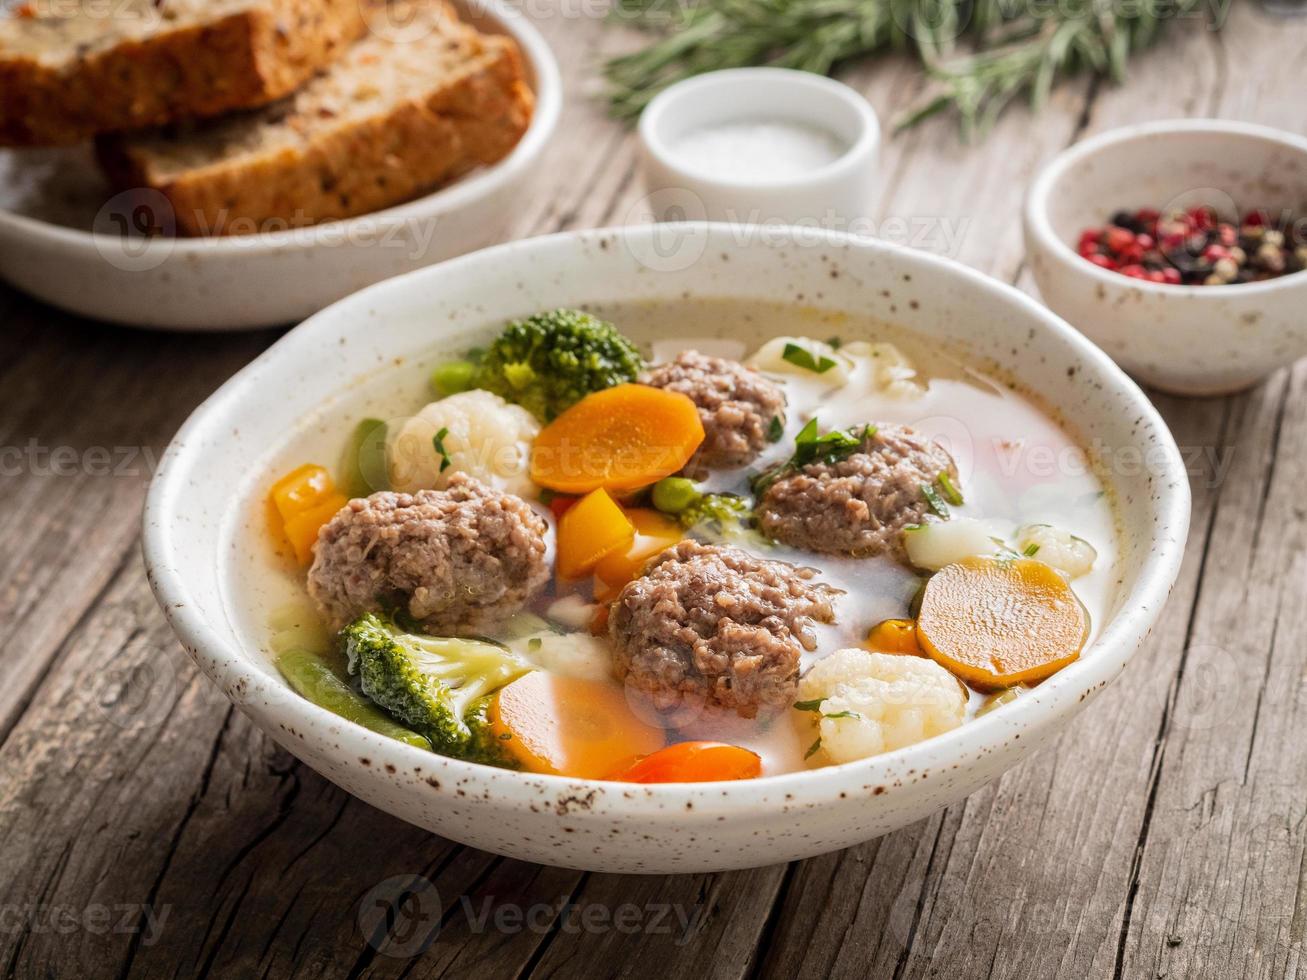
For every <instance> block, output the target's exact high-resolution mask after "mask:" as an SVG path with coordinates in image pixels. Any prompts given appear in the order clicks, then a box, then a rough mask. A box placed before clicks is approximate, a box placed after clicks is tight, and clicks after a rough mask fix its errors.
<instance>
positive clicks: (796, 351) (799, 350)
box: [781, 344, 838, 374]
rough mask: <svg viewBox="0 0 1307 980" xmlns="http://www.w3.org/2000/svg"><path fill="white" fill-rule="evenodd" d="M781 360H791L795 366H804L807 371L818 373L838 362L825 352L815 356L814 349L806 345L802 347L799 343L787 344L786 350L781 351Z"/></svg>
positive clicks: (824, 371)
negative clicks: (809, 348)
mask: <svg viewBox="0 0 1307 980" xmlns="http://www.w3.org/2000/svg"><path fill="white" fill-rule="evenodd" d="M781 360H783V361H789V362H790V363H791V364H793V365H794V366H795V367H800V368H803V369H804V370H805V371H814V372H816V373H817V374H825V373H826V372H827V371H829V370H830V369H831V368H833V367H835V365H836V363H838V362H836V361H835V360H833V359H832V358H829V357H827V356H826V355H825V354H823V355H822V356H821V357H815V356H813V353H812V351H810V350H808V349H807V348H806V347H800V346H799V345H798V344H786V345H785V350H784V351H783V352H782V353H781Z"/></svg>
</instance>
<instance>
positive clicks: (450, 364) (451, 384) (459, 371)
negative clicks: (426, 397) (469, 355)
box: [431, 361, 477, 398]
mask: <svg viewBox="0 0 1307 980" xmlns="http://www.w3.org/2000/svg"><path fill="white" fill-rule="evenodd" d="M476 373H477V366H476V365H475V364H473V363H472V362H471V361H446V362H445V363H444V364H437V365H436V367H435V370H434V371H432V372H431V389H432V390H433V391H434V392H435V393H436V394H437V395H439V396H440V397H442V398H443V397H445V396H446V395H455V394H457V393H458V392H460V391H467V390H469V389H470V388H473V387H475V386H476Z"/></svg>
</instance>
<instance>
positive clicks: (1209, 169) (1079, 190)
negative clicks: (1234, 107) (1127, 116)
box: [1025, 119, 1307, 395]
mask: <svg viewBox="0 0 1307 980" xmlns="http://www.w3.org/2000/svg"><path fill="white" fill-rule="evenodd" d="M1167 204H1173V205H1175V206H1197V205H1200V204H1208V205H1212V206H1214V207H1216V208H1217V209H1218V211H1223V212H1238V213H1243V212H1246V211H1248V210H1251V209H1253V208H1257V207H1266V208H1270V209H1272V210H1273V211H1278V210H1279V209H1281V208H1289V209H1292V210H1293V211H1294V212H1296V214H1298V215H1300V216H1301V215H1307V139H1304V138H1303V137H1301V136H1297V135H1294V134H1292V133H1286V132H1282V131H1280V130H1275V129H1270V128H1268V127H1265V126H1254V125H1249V124H1247V123H1235V122H1225V121H1222V120H1216V119H1187V120H1172V121H1167V122H1155V123H1147V124H1145V125H1141V126H1127V127H1125V128H1122V129H1114V130H1111V131H1110V132H1107V133H1104V134H1103V135H1101V136H1098V137H1095V138H1094V139H1090V140H1086V141H1085V142H1083V143H1078V144H1076V145H1075V146H1073V147H1071V148H1070V149H1069V150H1067V151H1066V152H1064V153H1062V154H1061V155H1059V156H1058V157H1056V158H1055V159H1054V160H1053V162H1052V163H1050V164H1049V165H1048V166H1047V167H1046V168H1045V169H1044V171H1043V172H1042V173H1041V174H1040V175H1039V177H1038V178H1036V180H1035V182H1034V184H1033V185H1031V188H1030V193H1029V194H1028V196H1027V198H1026V204H1025V236H1026V252H1027V254H1028V256H1029V258H1030V264H1031V270H1032V271H1033V273H1034V276H1035V282H1036V283H1037V284H1038V286H1039V292H1040V295H1041V296H1042V297H1043V299H1044V302H1045V303H1047V304H1048V306H1049V307H1050V308H1051V309H1052V310H1053V312H1055V313H1057V314H1058V315H1059V316H1062V317H1064V318H1065V319H1066V320H1068V321H1069V322H1070V323H1072V324H1073V325H1074V326H1076V327H1077V328H1078V329H1080V330H1081V331H1082V332H1083V333H1084V334H1085V335H1086V336H1088V337H1089V338H1090V339H1091V340H1093V341H1094V342H1095V343H1097V344H1098V345H1099V346H1100V347H1102V348H1103V350H1105V351H1107V353H1108V354H1110V355H1111V356H1112V357H1113V358H1115V360H1116V361H1117V363H1118V364H1120V365H1121V366H1122V367H1124V368H1125V369H1126V370H1127V371H1129V372H1130V373H1131V374H1133V375H1135V377H1137V378H1140V379H1141V380H1143V381H1145V382H1147V383H1148V384H1151V385H1154V386H1155V387H1157V388H1160V389H1162V390H1164V391H1169V392H1174V393H1177V394H1189V395H1215V394H1222V393H1226V392H1231V391H1238V390H1240V389H1243V388H1247V387H1248V386H1250V385H1252V384H1255V383H1257V382H1258V381H1260V380H1261V379H1262V378H1264V377H1266V375H1268V374H1270V373H1271V372H1272V371H1274V370H1275V369H1276V368H1280V367H1283V366H1284V365H1286V364H1289V363H1291V362H1293V361H1294V360H1296V359H1297V358H1299V357H1302V356H1304V355H1307V318H1304V317H1303V315H1302V311H1303V309H1304V307H1307V273H1301V272H1300V273H1297V274H1295V275H1290V276H1285V277H1283V278H1280V279H1272V280H1268V281H1266V282H1262V283H1247V284H1244V285H1241V286H1167V285H1160V284H1157V283H1150V282H1142V281H1140V280H1138V279H1128V278H1126V277H1125V276H1122V275H1119V274H1118V273H1115V272H1110V271H1107V270H1104V269H1100V268H1098V267H1097V266H1095V265H1093V264H1092V263H1090V262H1086V261H1085V260H1084V259H1082V258H1080V256H1079V255H1077V254H1076V251H1075V243H1076V240H1077V238H1078V236H1079V234H1080V232H1081V231H1083V230H1084V229H1085V228H1089V227H1101V226H1102V225H1104V224H1106V223H1107V220H1108V218H1109V217H1110V215H1111V213H1112V212H1113V211H1116V210H1120V209H1122V208H1127V209H1128V208H1135V207H1157V208H1159V209H1163V208H1162V206H1163V205H1167Z"/></svg>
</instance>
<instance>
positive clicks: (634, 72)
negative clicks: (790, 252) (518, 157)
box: [604, 0, 1219, 137]
mask: <svg viewBox="0 0 1307 980" xmlns="http://www.w3.org/2000/svg"><path fill="white" fill-rule="evenodd" d="M1215 9H1216V8H1215V7H1213V6H1211V5H1210V4H1208V3H1204V2H1203V0H1170V2H1169V3H1167V4H1165V5H1161V4H1154V3H1137V4H1136V3H1122V2H1120V0H1062V2H1060V3H1056V4H1041V3H1037V2H1034V0H616V6H615V8H614V17H616V18H618V19H620V20H622V21H624V22H626V23H628V24H632V25H634V26H637V27H641V28H645V29H650V30H655V31H658V32H659V33H660V35H661V36H660V37H658V38H657V39H655V40H653V41H651V42H650V43H649V44H648V45H647V46H645V47H644V48H643V49H642V50H639V51H636V52H634V53H632V54H628V55H624V56H622V57H619V58H614V59H612V60H610V61H609V62H608V63H607V64H606V66H605V69H604V74H605V77H606V79H607V81H608V86H609V89H608V96H609V100H610V104H611V107H612V111H613V113H614V114H615V115H617V116H618V117H620V118H625V119H631V118H634V117H635V116H637V115H638V114H639V113H640V110H641V109H643V108H644V106H645V105H646V104H647V103H648V102H649V100H650V99H651V98H653V96H654V95H656V94H657V93H658V92H659V91H661V90H662V89H663V88H665V87H666V86H668V85H670V84H672V83H673V82H676V81H680V80H681V79H683V78H688V77H690V76H692V75H697V74H700V73H702V72H705V71H713V70H716V69H719V68H741V67H747V66H751V65H772V66H776V67H782V68H797V69H802V70H804V71H811V72H817V73H819V74H829V73H830V72H831V71H832V70H834V69H835V68H837V67H838V66H840V65H841V64H843V63H845V62H848V61H850V60H852V59H854V58H858V57H864V56H869V55H875V54H880V53H883V52H885V51H889V50H905V51H908V52H909V53H911V54H913V55H915V56H916V57H917V58H918V59H919V60H920V62H921V63H922V66H923V68H924V69H925V71H926V73H927V75H928V77H929V84H928V86H927V91H926V93H925V94H924V96H923V97H922V99H921V100H920V101H919V102H918V103H917V104H916V105H914V106H912V107H911V108H909V109H908V111H907V112H905V113H904V114H903V115H902V116H901V117H900V118H899V119H898V120H897V121H896V126H897V128H899V129H903V128H906V127H909V126H913V125H915V124H916V123H918V122H920V121H921V120H923V119H925V118H927V117H928V116H932V115H936V114H938V113H941V112H945V111H951V112H954V113H955V114H956V115H957V116H958V117H959V119H960V122H961V125H962V132H963V135H964V136H965V137H971V136H973V135H976V134H982V133H984V132H985V131H987V130H988V129H989V127H990V126H992V125H993V123H994V121H995V120H996V119H997V118H998V116H999V115H1000V114H1001V113H1002V111H1003V110H1004V109H1005V108H1006V107H1007V106H1008V105H1009V104H1011V103H1012V101H1013V100H1014V99H1017V98H1019V97H1022V96H1024V97H1026V98H1028V99H1029V101H1030V104H1031V105H1032V106H1033V107H1034V108H1035V109H1039V108H1040V107H1041V106H1042V105H1043V104H1044V102H1045V101H1046V100H1047V99H1048V96H1049V93H1050V92H1051V91H1052V89H1053V87H1054V86H1055V85H1056V84H1057V82H1059V81H1060V80H1062V79H1064V78H1066V77H1069V76H1071V75H1074V74H1077V73H1081V72H1091V73H1093V74H1094V75H1096V76H1102V77H1107V78H1110V79H1111V80H1112V81H1115V82H1120V81H1122V80H1124V78H1125V74H1126V67H1127V64H1128V62H1129V59H1130V58H1131V57H1132V56H1133V55H1135V54H1137V53H1138V52H1139V51H1141V50H1143V49H1144V48H1146V47H1147V46H1148V45H1150V44H1151V43H1152V42H1153V41H1154V40H1156V38H1157V36H1158V33H1159V30H1160V28H1162V27H1163V26H1164V24H1163V21H1162V19H1161V17H1160V16H1159V14H1162V15H1164V16H1165V19H1166V20H1167V21H1170V20H1177V19H1182V18H1190V17H1199V16H1202V17H1204V19H1205V20H1210V23H1212V24H1213V26H1218V27H1219V23H1218V22H1217V21H1216V20H1214V19H1209V18H1207V17H1206V16H1205V12H1206V11H1208V10H1215Z"/></svg>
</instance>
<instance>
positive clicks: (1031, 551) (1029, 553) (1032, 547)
mask: <svg viewBox="0 0 1307 980" xmlns="http://www.w3.org/2000/svg"><path fill="white" fill-rule="evenodd" d="M1021 553H1022V554H1023V555H1025V556H1026V557H1027V558H1034V557H1035V555H1037V554H1039V545H1037V544H1034V543H1033V542H1032V543H1031V544H1028V545H1026V547H1025V550H1023V551H1022V552H1021Z"/></svg>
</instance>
